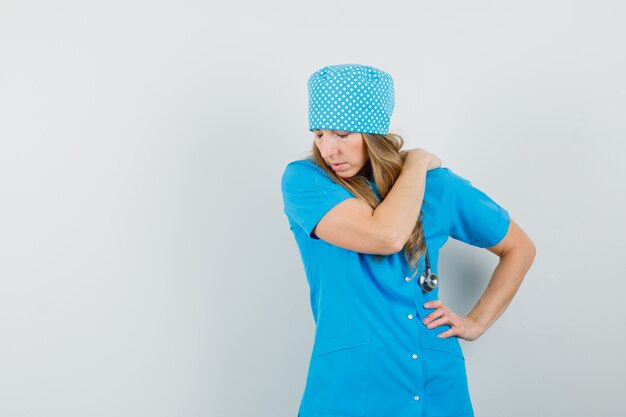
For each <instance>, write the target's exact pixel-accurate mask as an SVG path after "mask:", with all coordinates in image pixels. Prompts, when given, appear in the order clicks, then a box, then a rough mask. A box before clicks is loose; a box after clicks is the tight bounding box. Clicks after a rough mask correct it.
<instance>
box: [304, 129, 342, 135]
mask: <svg viewBox="0 0 626 417" xmlns="http://www.w3.org/2000/svg"><path fill="white" fill-rule="evenodd" d="M313 132H315V133H319V132H320V130H319V129H315V130H314V131H313ZM331 132H335V133H345V134H346V135H347V134H349V133H350V132H348V131H347V130H331Z"/></svg>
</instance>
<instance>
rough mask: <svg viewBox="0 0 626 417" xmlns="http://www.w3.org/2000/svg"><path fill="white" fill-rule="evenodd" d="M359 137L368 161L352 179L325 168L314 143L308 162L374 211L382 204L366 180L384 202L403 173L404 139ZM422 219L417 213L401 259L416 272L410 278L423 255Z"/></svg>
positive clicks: (370, 135) (389, 134) (376, 257)
mask: <svg viewBox="0 0 626 417" xmlns="http://www.w3.org/2000/svg"><path fill="white" fill-rule="evenodd" d="M361 136H362V138H363V140H364V141H365V144H366V147H367V153H368V155H369V160H368V161H367V162H366V163H365V165H364V166H363V168H362V169H361V171H360V172H359V173H358V174H356V175H354V176H353V177H351V178H341V177H339V176H338V175H337V174H335V171H333V170H332V169H331V168H330V167H329V166H328V165H327V164H326V161H325V160H324V158H322V155H321V154H320V151H319V149H318V148H317V145H315V143H313V148H312V152H311V153H312V155H310V156H309V159H312V160H313V162H315V163H316V164H317V165H318V166H320V167H321V168H322V169H324V171H326V172H327V173H328V175H330V177H331V178H332V179H333V180H334V181H335V182H337V183H339V184H340V185H342V186H343V187H345V188H346V189H348V191H350V192H351V193H352V194H354V196H355V197H357V198H359V199H361V200H363V201H365V202H366V203H367V204H368V205H369V206H370V207H372V208H373V209H375V208H376V207H377V206H378V205H379V204H380V202H381V201H380V200H379V199H378V196H377V195H376V194H375V193H374V190H373V189H372V188H371V186H370V184H369V182H368V178H371V179H373V181H374V182H375V183H376V187H377V188H378V192H379V193H380V196H381V197H382V198H383V199H384V198H385V197H386V196H387V194H388V193H389V191H390V190H391V188H392V187H393V184H394V183H395V182H396V179H397V178H398V176H399V175H400V173H401V172H402V165H403V163H404V155H403V154H401V153H400V150H401V149H402V146H403V145H404V139H402V137H401V136H400V135H399V134H396V133H387V134H385V135H380V134H371V133H361ZM425 202H426V200H425V199H424V200H423V202H422V204H424V203H425ZM422 216H423V213H422V210H421V209H420V214H419V216H418V219H417V222H416V223H415V227H414V228H413V232H412V233H411V236H410V237H409V239H408V240H407V242H406V244H405V246H404V256H405V258H406V260H407V262H408V263H409V265H410V267H411V268H412V269H415V271H414V272H413V275H415V274H416V273H417V268H415V265H416V264H417V262H418V261H419V258H420V257H421V256H422V255H423V254H424V253H425V251H426V246H425V245H426V244H425V243H424V232H423V226H422ZM383 258H384V255H375V260H376V261H377V262H380V261H381V260H382V259H383Z"/></svg>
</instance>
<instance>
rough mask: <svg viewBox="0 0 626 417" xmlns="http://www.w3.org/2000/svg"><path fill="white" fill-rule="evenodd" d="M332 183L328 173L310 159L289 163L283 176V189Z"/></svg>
mask: <svg viewBox="0 0 626 417" xmlns="http://www.w3.org/2000/svg"><path fill="white" fill-rule="evenodd" d="M330 181H332V180H331V178H330V176H329V175H328V173H327V172H326V171H324V169H323V168H322V167H320V166H319V165H317V164H316V163H315V162H314V161H313V160H312V159H308V158H307V159H297V160H294V161H291V162H289V163H287V165H286V166H285V168H284V169H283V173H282V176H281V185H282V188H283V189H285V188H289V187H298V188H301V187H312V186H319V185H326V184H327V183H328V182H330ZM337 185H339V184H337Z"/></svg>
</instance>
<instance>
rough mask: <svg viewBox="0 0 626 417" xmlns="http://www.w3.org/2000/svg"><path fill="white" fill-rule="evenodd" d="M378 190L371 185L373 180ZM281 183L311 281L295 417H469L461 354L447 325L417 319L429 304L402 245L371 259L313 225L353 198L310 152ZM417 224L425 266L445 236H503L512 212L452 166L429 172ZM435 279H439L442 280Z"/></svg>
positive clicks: (483, 242) (484, 241) (488, 241)
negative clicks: (309, 334) (306, 353)
mask: <svg viewBox="0 0 626 417" xmlns="http://www.w3.org/2000/svg"><path fill="white" fill-rule="evenodd" d="M370 184H371V185H372V188H373V190H374V192H376V194H377V195H378V196H379V198H380V194H378V191H377V189H376V186H375V183H374V182H373V181H370ZM281 188H282V195H283V202H284V212H285V214H286V215H287V219H288V221H289V227H290V228H291V231H292V232H293V234H294V237H295V239H296V242H297V245H298V249H299V252H300V255H301V258H302V262H303V266H304V270H305V273H306V278H307V280H308V284H309V288H310V302H311V309H312V312H313V319H314V321H315V324H316V330H315V342H314V344H313V350H312V353H311V359H310V362H309V368H308V374H307V378H306V385H305V389H304V393H303V395H302V399H301V402H300V407H299V410H298V411H299V413H298V415H299V416H300V417H337V416H338V415H340V416H356V417H362V416H367V417H388V416H393V417H442V416H450V417H452V416H455V417H470V416H473V415H474V413H473V408H472V403H471V399H470V394H469V389H468V383H467V375H466V368H465V358H464V355H463V351H462V350H461V346H460V345H459V341H458V339H457V337H456V336H451V337H448V338H439V337H437V334H439V333H442V332H444V331H446V330H449V329H450V326H448V325H441V326H438V327H436V328H434V329H428V328H427V327H426V326H425V325H424V324H423V323H422V320H423V319H424V317H426V315H428V314H429V313H431V312H433V311H435V309H426V308H425V307H424V306H423V305H424V303H426V302H427V301H431V300H436V299H439V290H438V288H436V289H435V290H433V291H431V292H429V293H427V292H424V291H423V290H422V289H421V288H420V286H419V284H418V278H419V276H420V275H421V273H422V272H423V271H424V270H425V260H424V257H422V258H420V261H419V268H418V273H417V275H416V276H415V277H414V278H413V279H411V280H410V281H409V280H407V277H410V276H411V275H412V272H413V270H411V268H410V266H409V263H408V262H407V260H406V259H405V256H404V249H402V250H401V251H399V252H397V253H394V254H392V255H387V256H385V257H384V259H383V260H382V261H380V262H376V261H375V258H374V255H370V254H363V253H359V252H355V251H351V250H348V249H344V248H341V247H338V246H334V245H332V244H330V243H328V242H326V241H324V240H322V239H319V238H318V237H317V236H316V235H315V234H313V228H314V227H315V225H316V224H317V223H318V222H319V221H320V219H321V218H322V217H323V216H324V215H325V214H326V213H327V212H328V211H329V210H330V209H331V208H333V207H334V206H335V205H337V204H339V203H340V202H342V201H344V200H346V199H348V198H352V197H355V196H354V195H353V194H352V193H351V192H350V191H348V190H347V189H346V188H344V187H343V186H342V185H340V184H338V183H336V182H335V181H333V180H332V178H331V177H330V176H329V175H328V174H327V173H326V172H325V171H324V170H323V169H322V168H320V167H319V166H317V165H316V164H315V163H314V162H313V160H312V159H301V160H296V161H292V162H290V163H289V164H287V166H286V168H285V170H284V172H283V175H282V178H281ZM422 213H423V218H422V222H423V230H424V236H425V239H426V245H427V247H428V253H429V257H430V263H431V271H432V272H434V273H438V267H437V264H438V258H439V249H440V248H441V247H442V246H443V245H444V244H445V243H446V241H447V240H448V236H451V237H452V238H454V239H457V240H460V241H463V242H465V243H468V244H470V245H473V246H477V247H480V248H485V247H489V246H493V245H495V244H497V243H498V242H499V241H500V240H502V238H503V237H504V236H505V235H506V233H507V230H508V227H509V223H510V218H509V213H508V211H507V210H505V209H504V208H502V207H501V206H500V205H498V204H497V203H496V202H495V201H494V200H492V199H491V198H490V197H489V196H487V195H486V194H485V193H484V192H482V191H481V190H479V189H478V188H476V187H474V186H473V185H472V184H471V182H470V181H468V180H467V179H465V178H463V177H461V176H459V175H458V174H456V173H455V172H453V171H452V170H451V169H450V168H443V167H441V168H436V169H433V170H430V171H428V172H427V175H426V187H425V194H424V202H423V204H422ZM441 282H442V283H444V284H441V285H445V282H446V281H445V277H442V281H441Z"/></svg>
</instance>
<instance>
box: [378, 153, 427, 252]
mask: <svg viewBox="0 0 626 417" xmlns="http://www.w3.org/2000/svg"><path fill="white" fill-rule="evenodd" d="M427 168H428V161H427V160H425V159H418V160H412V159H408V158H407V162H406V163H405V164H404V166H403V167H402V173H401V174H400V175H399V176H398V179H397V180H396V182H395V183H394V185H393V187H392V188H391V190H390V191H389V193H388V194H387V196H386V197H385V199H384V200H383V201H382V202H381V203H380V204H379V205H378V207H376V210H374V213H373V218H374V221H376V222H378V223H379V227H381V228H382V229H383V230H387V231H388V232H387V233H388V234H389V240H390V241H391V242H392V250H393V252H392V253H395V252H398V251H400V250H401V249H402V247H403V246H404V244H405V243H406V241H407V240H408V239H409V237H410V236H411V233H412V232H413V229H414V228H415V223H416V222H417V218H418V216H419V212H420V209H421V207H422V201H423V199H424V190H425V188H426V171H427Z"/></svg>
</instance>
